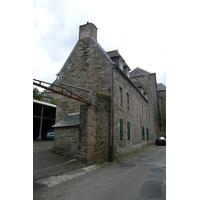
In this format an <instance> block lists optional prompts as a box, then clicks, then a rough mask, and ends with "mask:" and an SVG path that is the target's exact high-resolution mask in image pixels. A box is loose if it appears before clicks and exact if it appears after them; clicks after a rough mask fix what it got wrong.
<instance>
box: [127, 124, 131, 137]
mask: <svg viewBox="0 0 200 200" xmlns="http://www.w3.org/2000/svg"><path fill="white" fill-rule="evenodd" d="M127 133H128V140H130V137H131V136H130V122H127Z"/></svg>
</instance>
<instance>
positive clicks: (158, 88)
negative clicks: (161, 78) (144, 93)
mask: <svg viewBox="0 0 200 200" xmlns="http://www.w3.org/2000/svg"><path fill="white" fill-rule="evenodd" d="M161 90H166V86H165V85H163V84H162V83H158V84H157V91H161Z"/></svg>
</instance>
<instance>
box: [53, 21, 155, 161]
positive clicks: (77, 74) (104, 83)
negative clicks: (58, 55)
mask: <svg viewBox="0 0 200 200" xmlns="http://www.w3.org/2000/svg"><path fill="white" fill-rule="evenodd" d="M137 70H138V69H137V68H136V69H135V70H133V71H132V72H131V73H129V71H130V68H129V66H128V65H127V63H126V62H125V60H124V59H123V58H122V56H121V55H120V54H119V52H118V51H117V50H115V51H109V52H106V51H105V50H104V49H103V48H102V47H101V46H100V44H99V43H98V42H97V27H96V26H95V25H94V24H93V23H87V24H84V25H82V26H80V27H79V39H78V41H77V43H76V45H75V47H74V48H73V50H72V52H71V54H70V55H69V57H68V59H67V60H66V62H65V63H64V65H63V67H62V68H61V69H60V71H59V73H58V74H57V79H56V80H55V82H54V83H55V84H57V85H59V86H63V87H65V88H67V89H69V90H70V91H72V92H73V93H75V94H77V95H79V96H80V97H81V98H83V99H85V100H87V101H88V102H90V103H89V104H85V103H82V102H79V101H75V100H73V99H71V98H66V97H64V96H61V95H57V98H56V99H57V110H56V124H55V125H54V126H53V127H54V128H55V137H54V151H55V152H56V153H60V154H63V155H67V156H70V157H73V158H77V159H80V160H82V161H84V162H85V163H86V164H91V163H96V162H104V161H108V160H110V161H112V160H115V159H116V158H118V157H120V156H123V155H126V154H129V153H131V152H134V151H136V150H139V149H141V148H144V147H145V146H146V145H150V144H152V143H153V142H154V139H155V136H156V134H157V131H158V128H157V104H156V99H157V89H156V88H157V83H156V74H155V73H148V72H147V74H146V75H144V76H143V75H142V76H139V75H138V74H137ZM139 71H140V73H141V71H142V70H141V69H140V70H139ZM143 71H144V70H143ZM144 72H145V71H144Z"/></svg>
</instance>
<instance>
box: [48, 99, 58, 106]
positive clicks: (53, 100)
mask: <svg viewBox="0 0 200 200" xmlns="http://www.w3.org/2000/svg"><path fill="white" fill-rule="evenodd" d="M49 103H51V104H55V105H56V103H57V100H56V99H51V100H50V102H49Z"/></svg>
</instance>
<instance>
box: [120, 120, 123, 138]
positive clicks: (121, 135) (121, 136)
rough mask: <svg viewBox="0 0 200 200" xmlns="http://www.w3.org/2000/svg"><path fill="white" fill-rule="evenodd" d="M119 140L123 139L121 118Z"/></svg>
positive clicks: (121, 121)
mask: <svg viewBox="0 0 200 200" xmlns="http://www.w3.org/2000/svg"><path fill="white" fill-rule="evenodd" d="M120 140H123V119H120Z"/></svg>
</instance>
